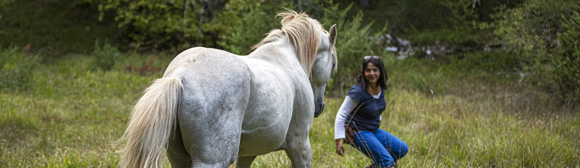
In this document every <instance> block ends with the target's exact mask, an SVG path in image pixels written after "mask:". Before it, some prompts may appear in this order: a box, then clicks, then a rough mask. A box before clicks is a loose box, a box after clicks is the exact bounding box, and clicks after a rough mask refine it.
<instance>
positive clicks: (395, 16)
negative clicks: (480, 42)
mask: <svg viewBox="0 0 580 168" xmlns="http://www.w3.org/2000/svg"><path fill="white" fill-rule="evenodd" d="M472 5H473V4H472V1H471V0H442V1H441V0H400V1H395V3H394V4H392V6H394V7H389V8H388V9H390V10H392V11H391V12H388V13H389V14H390V15H391V16H390V17H389V22H390V24H389V25H391V27H390V29H389V30H390V31H391V32H392V33H393V34H396V35H397V36H402V37H404V38H407V39H410V40H411V41H413V43H414V44H415V45H418V46H423V45H432V44H434V43H435V41H438V42H439V43H452V44H461V43H465V42H467V41H469V40H473V39H475V35H477V34H476V32H475V26H474V25H473V23H474V22H477V21H478V13H477V11H476V8H473V7H472Z"/></svg>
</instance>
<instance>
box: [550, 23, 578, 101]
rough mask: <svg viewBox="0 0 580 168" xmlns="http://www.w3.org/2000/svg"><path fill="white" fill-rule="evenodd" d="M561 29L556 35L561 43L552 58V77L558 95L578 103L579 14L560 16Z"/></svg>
mask: <svg viewBox="0 0 580 168" xmlns="http://www.w3.org/2000/svg"><path fill="white" fill-rule="evenodd" d="M562 17H564V19H563V20H562V29H564V30H563V31H562V32H561V33H559V34H558V41H559V42H561V43H560V44H561V46H560V47H561V48H559V50H558V52H557V54H556V56H554V58H553V60H552V61H553V62H552V64H553V65H554V69H553V71H552V72H553V76H554V80H555V81H556V83H557V84H558V86H559V89H560V93H561V94H562V95H563V96H564V98H566V99H568V100H570V101H571V102H580V42H579V41H578V39H580V14H579V13H578V12H574V13H573V14H572V15H568V16H562Z"/></svg>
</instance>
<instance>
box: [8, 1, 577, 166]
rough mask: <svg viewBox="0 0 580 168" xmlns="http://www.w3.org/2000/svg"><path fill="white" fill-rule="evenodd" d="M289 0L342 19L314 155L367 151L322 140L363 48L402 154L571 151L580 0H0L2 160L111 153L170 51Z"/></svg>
mask: <svg viewBox="0 0 580 168" xmlns="http://www.w3.org/2000/svg"><path fill="white" fill-rule="evenodd" d="M284 8H288V9H293V10H296V11H304V12H306V13H307V14H309V15H310V16H311V17H313V18H316V19H318V20H319V21H320V22H321V23H322V24H323V25H324V27H325V28H329V27H330V26H331V25H332V24H337V26H338V40H337V48H338V59H339V61H338V64H339V65H338V71H337V73H336V74H335V75H334V76H333V77H332V79H331V80H330V81H329V85H328V87H327V93H326V98H325V99H326V101H327V102H329V103H328V105H327V106H328V107H327V110H326V112H325V114H323V116H322V117H321V118H318V119H316V120H315V122H314V125H313V128H312V132H311V143H312V144H313V167H345V166H343V165H346V167H363V166H366V165H367V164H368V162H369V160H368V159H367V158H365V157H364V156H363V155H362V154H359V153H358V152H356V151H355V150H354V149H349V151H347V152H348V153H349V154H350V155H347V157H345V158H341V157H339V156H337V155H335V154H333V151H334V149H333V148H334V147H333V144H332V134H333V133H332V124H333V120H334V115H335V114H336V110H337V109H338V108H339V106H340V104H341V101H342V98H343V96H344V95H345V92H346V91H348V89H349V88H350V86H352V84H353V79H354V78H355V77H356V76H357V75H358V73H359V72H360V65H359V64H358V63H357V62H360V60H361V58H362V56H366V55H377V56H380V57H381V58H382V59H383V60H384V61H385V65H386V67H387V71H388V72H389V81H388V84H389V85H390V86H391V89H389V91H388V94H387V104H389V106H388V108H387V111H386V113H385V114H384V115H383V118H384V119H385V120H383V121H382V122H383V123H382V126H381V127H382V128H384V129H385V130H387V131H389V132H391V133H393V134H395V135H397V136H399V137H400V138H401V139H403V140H404V141H406V142H407V143H408V144H409V146H410V149H411V151H410V154H409V155H408V156H406V157H405V158H404V159H402V160H401V161H400V163H399V164H400V165H402V166H404V167H457V166H459V167H497V166H499V167H578V165H580V154H579V153H580V151H579V149H580V144H578V141H577V140H578V139H580V116H579V115H578V114H579V113H580V110H579V108H580V107H579V105H580V46H579V44H580V1H575V0H552V1H544V0H513V1H503V0H382V1H378V0H376V1H372V0H357V1H350V0H293V1H283V0H268V1H266V0H214V1H212V0H132V1H128V0H106V1H105V0H83V1H81V0H27V1H16V0H0V107H1V109H0V110H1V111H0V151H1V152H0V153H1V154H0V167H15V166H18V167H39V166H41V167H71V166H72V167H79V166H80V167H107V166H110V165H116V164H117V162H118V156H117V155H116V154H115V151H116V150H118V149H119V148H118V146H116V145H115V143H114V142H115V140H116V139H118V138H119V137H120V136H121V134H122V132H123V131H124V128H125V127H126V124H127V121H128V116H129V114H130V111H131V107H132V105H133V104H134V103H135V101H136V100H137V99H138V98H139V97H140V96H141V93H142V91H143V90H144V89H145V88H146V87H147V85H149V84H150V82H151V81H152V80H153V79H155V78H159V77H160V76H161V74H162V72H163V70H164V68H165V67H166V66H167V65H168V63H169V62H170V61H171V59H172V58H173V57H174V56H175V55H177V54H178V53H179V52H181V51H183V50H185V49H187V48H191V47H196V46H203V47H212V48H219V49H223V50H226V51H230V52H232V53H235V54H239V55H246V54H249V53H250V52H251V50H250V47H251V46H252V45H254V44H256V43H257V42H259V41H260V40H261V39H262V38H264V37H265V33H267V32H268V31H269V30H271V29H274V28H280V23H279V20H278V19H276V18H275V15H276V14H277V13H279V12H282V11H285V9H284ZM254 166H255V167H288V166H289V162H288V160H287V158H286V157H285V156H284V154H283V153H281V152H276V153H272V154H269V155H264V156H261V157H259V158H258V159H257V161H256V162H255V163H254Z"/></svg>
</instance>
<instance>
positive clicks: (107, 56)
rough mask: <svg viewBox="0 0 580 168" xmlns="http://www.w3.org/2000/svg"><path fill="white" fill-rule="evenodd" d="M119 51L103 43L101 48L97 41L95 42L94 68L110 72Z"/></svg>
mask: <svg viewBox="0 0 580 168" xmlns="http://www.w3.org/2000/svg"><path fill="white" fill-rule="evenodd" d="M119 55H120V53H119V50H118V49H117V48H116V47H113V46H111V45H110V44H109V43H107V42H105V44H103V46H102V47H101V44H99V41H98V40H97V41H96V42H95V49H94V50H93V58H94V59H95V65H96V68H99V69H101V70H105V71H108V70H111V69H112V68H113V66H115V62H116V61H117V60H118V59H119Z"/></svg>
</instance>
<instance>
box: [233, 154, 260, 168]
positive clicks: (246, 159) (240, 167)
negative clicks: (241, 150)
mask: <svg viewBox="0 0 580 168" xmlns="http://www.w3.org/2000/svg"><path fill="white" fill-rule="evenodd" d="M254 159H256V156H242V157H238V160H237V161H236V168H249V167H251V166H252V162H254Z"/></svg>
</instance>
